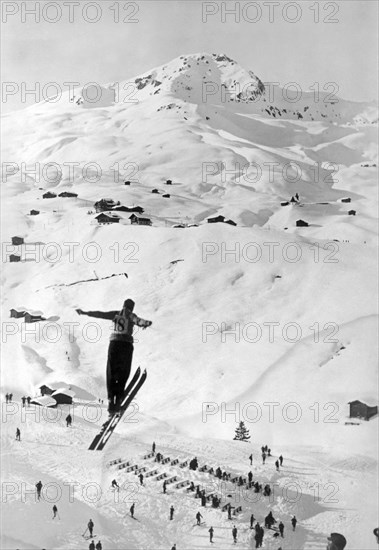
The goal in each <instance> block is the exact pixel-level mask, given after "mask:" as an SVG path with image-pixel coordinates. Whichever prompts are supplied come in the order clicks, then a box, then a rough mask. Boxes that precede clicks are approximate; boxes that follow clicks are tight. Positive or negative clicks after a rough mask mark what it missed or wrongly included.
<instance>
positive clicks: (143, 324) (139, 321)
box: [129, 313, 153, 328]
mask: <svg viewBox="0 0 379 550" xmlns="http://www.w3.org/2000/svg"><path fill="white" fill-rule="evenodd" d="M129 318H130V319H131V320H132V321H133V323H134V324H135V325H138V326H139V327H142V328H146V327H150V326H151V325H152V324H153V323H152V322H151V321H146V320H145V319H141V317H138V315H136V314H135V313H131V314H130V317H129Z"/></svg>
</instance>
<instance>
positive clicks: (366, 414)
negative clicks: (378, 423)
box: [349, 400, 378, 420]
mask: <svg viewBox="0 0 379 550" xmlns="http://www.w3.org/2000/svg"><path fill="white" fill-rule="evenodd" d="M349 405H350V414H349V416H350V418H363V419H364V420H370V418H372V417H373V416H375V415H377V414H378V407H377V406H375V407H370V406H369V405H366V403H362V401H358V400H355V401H349Z"/></svg>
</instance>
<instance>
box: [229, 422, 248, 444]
mask: <svg viewBox="0 0 379 550" xmlns="http://www.w3.org/2000/svg"><path fill="white" fill-rule="evenodd" d="M249 439H250V434H249V430H248V429H247V428H246V426H245V423H244V422H242V421H241V422H240V423H239V425H238V428H236V433H235V436H234V437H233V440H235V441H249Z"/></svg>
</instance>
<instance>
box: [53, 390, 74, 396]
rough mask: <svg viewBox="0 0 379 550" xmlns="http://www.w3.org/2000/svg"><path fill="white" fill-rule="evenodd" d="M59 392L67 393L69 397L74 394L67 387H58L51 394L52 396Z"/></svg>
mask: <svg viewBox="0 0 379 550" xmlns="http://www.w3.org/2000/svg"><path fill="white" fill-rule="evenodd" d="M59 394H63V395H68V396H69V397H74V396H75V392H74V391H72V390H69V389H67V388H58V389H57V390H55V391H54V392H53V393H52V394H51V395H52V397H54V396H55V395H59Z"/></svg>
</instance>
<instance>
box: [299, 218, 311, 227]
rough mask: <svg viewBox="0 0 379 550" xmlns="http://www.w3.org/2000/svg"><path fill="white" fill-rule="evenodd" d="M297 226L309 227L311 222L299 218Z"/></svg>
mask: <svg viewBox="0 0 379 550" xmlns="http://www.w3.org/2000/svg"><path fill="white" fill-rule="evenodd" d="M296 227H309V223H308V222H305V221H304V220H297V221H296Z"/></svg>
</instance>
